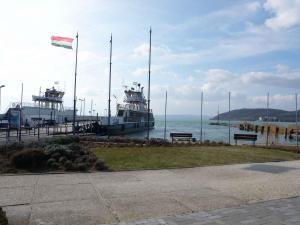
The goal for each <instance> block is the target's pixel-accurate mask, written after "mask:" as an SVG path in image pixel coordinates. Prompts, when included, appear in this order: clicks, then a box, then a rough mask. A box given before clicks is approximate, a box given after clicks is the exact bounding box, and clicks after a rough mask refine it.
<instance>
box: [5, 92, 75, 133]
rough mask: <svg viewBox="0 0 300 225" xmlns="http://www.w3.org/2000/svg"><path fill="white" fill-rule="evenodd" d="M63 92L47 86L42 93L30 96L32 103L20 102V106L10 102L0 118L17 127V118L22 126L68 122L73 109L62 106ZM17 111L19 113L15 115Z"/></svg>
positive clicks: (70, 119)
mask: <svg viewBox="0 0 300 225" xmlns="http://www.w3.org/2000/svg"><path fill="white" fill-rule="evenodd" d="M64 94H65V92H64V91H60V90H58V89H56V88H54V87H52V88H47V89H46V91H45V92H44V94H40V95H33V96H32V101H33V103H22V106H21V104H20V103H19V102H14V103H11V104H10V107H9V109H8V110H7V112H6V113H5V114H2V115H1V118H0V120H2V121H3V120H7V121H8V120H9V121H10V124H11V125H12V124H15V125H13V126H11V127H14V126H16V127H18V126H17V125H16V124H17V123H19V122H18V121H19V120H20V122H21V125H22V126H24V127H37V126H38V124H40V126H44V125H55V124H62V123H64V122H70V121H72V118H73V109H71V108H64V106H63V96H64ZM20 109H21V110H20ZM19 113H21V115H17V114H19ZM18 118H19V119H18Z"/></svg>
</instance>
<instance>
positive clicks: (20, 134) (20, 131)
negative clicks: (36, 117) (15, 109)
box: [19, 83, 23, 142]
mask: <svg viewBox="0 0 300 225" xmlns="http://www.w3.org/2000/svg"><path fill="white" fill-rule="evenodd" d="M22 107H23V83H22V89H21V104H20V114H19V120H20V121H19V142H20V141H21V139H22V138H21V136H22V130H21V129H22V124H21V119H22Z"/></svg>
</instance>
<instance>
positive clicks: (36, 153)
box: [11, 149, 47, 170]
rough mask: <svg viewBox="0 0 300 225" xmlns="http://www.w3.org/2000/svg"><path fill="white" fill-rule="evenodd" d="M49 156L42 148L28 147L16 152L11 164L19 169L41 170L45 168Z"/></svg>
mask: <svg viewBox="0 0 300 225" xmlns="http://www.w3.org/2000/svg"><path fill="white" fill-rule="evenodd" d="M46 161H47V156H46V155H45V153H44V152H43V151H41V150H37V149H28V150H22V151H20V152H16V153H15V154H13V155H12V157H11V164H12V165H14V166H15V167H16V168H18V169H26V170H39V169H44V168H45V165H46Z"/></svg>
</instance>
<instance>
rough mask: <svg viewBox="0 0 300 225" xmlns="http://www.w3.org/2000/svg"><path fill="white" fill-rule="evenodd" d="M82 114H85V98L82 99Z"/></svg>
mask: <svg viewBox="0 0 300 225" xmlns="http://www.w3.org/2000/svg"><path fill="white" fill-rule="evenodd" d="M82 115H83V116H84V115H85V98H84V99H83V113H82Z"/></svg>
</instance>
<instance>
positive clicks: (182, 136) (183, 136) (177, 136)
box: [170, 132, 195, 143]
mask: <svg viewBox="0 0 300 225" xmlns="http://www.w3.org/2000/svg"><path fill="white" fill-rule="evenodd" d="M170 137H171V138H172V143H173V141H174V140H176V141H178V140H180V141H189V142H191V141H193V142H194V141H195V138H193V134H192V133H183V132H181V133H170Z"/></svg>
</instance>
